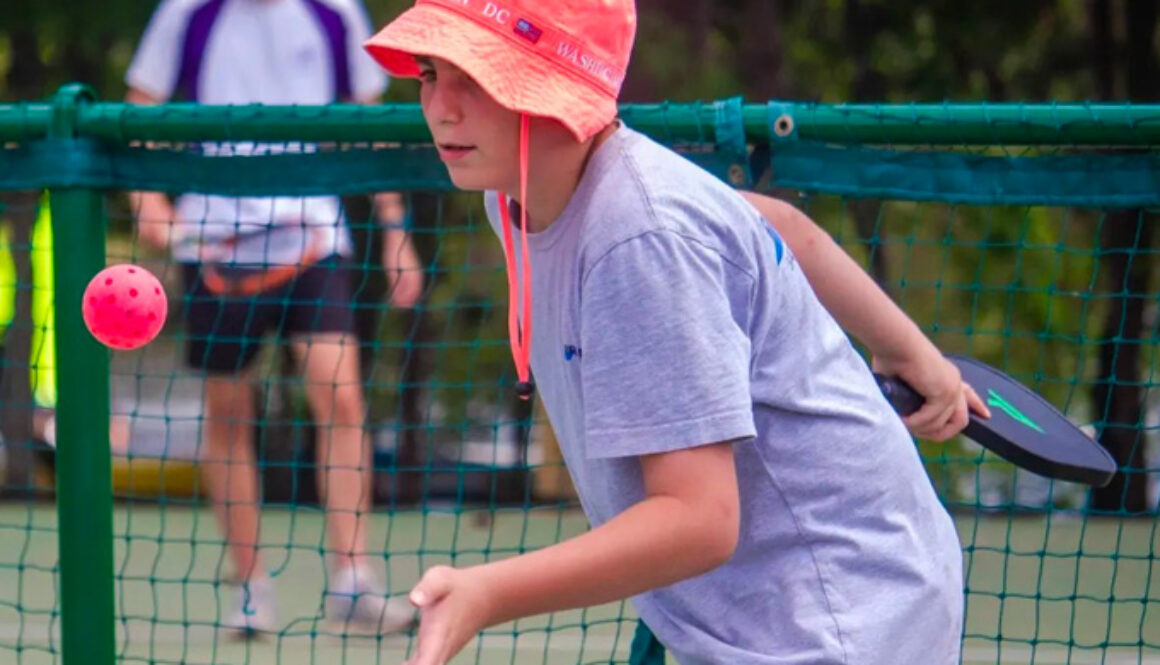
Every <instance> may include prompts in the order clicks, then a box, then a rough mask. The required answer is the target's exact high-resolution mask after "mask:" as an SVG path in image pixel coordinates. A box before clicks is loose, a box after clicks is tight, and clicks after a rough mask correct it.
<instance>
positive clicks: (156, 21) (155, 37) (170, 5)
mask: <svg viewBox="0 0 1160 665" xmlns="http://www.w3.org/2000/svg"><path fill="white" fill-rule="evenodd" d="M185 29H186V11H185V10H184V9H183V8H182V3H181V2H178V1H176V0H165V1H164V2H162V3H161V4H160V5H159V6H158V7H157V10H156V11H154V12H153V17H152V18H151V19H149V25H148V26H147V27H146V28H145V33H144V34H143V35H141V41H140V43H138V44H137V52H136V53H134V54H133V61H132V62H131V63H130V64H129V69H128V70H127V71H126V72H125V83H126V84H127V85H128V86H129V87H130V88H136V89H138V90H140V91H142V92H144V93H147V94H148V95H150V96H151V97H155V98H157V99H159V100H167V99H169V98H170V97H171V96H173V89H174V87H175V86H176V85H177V75H178V70H179V69H180V68H181V48H182V44H183V42H184V41H185Z"/></svg>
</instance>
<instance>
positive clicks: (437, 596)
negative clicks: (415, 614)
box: [410, 566, 455, 609]
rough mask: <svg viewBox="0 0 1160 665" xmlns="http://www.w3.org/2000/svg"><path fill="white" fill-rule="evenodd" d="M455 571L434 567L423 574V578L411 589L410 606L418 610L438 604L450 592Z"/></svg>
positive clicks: (443, 567)
mask: <svg viewBox="0 0 1160 665" xmlns="http://www.w3.org/2000/svg"><path fill="white" fill-rule="evenodd" d="M454 575H455V569H454V568H449V567H447V566H435V567H434V568H431V569H430V570H428V571H427V572H426V573H424V574H423V578H422V579H420V580H419V583H418V584H416V585H415V588H414V589H411V595H410V599H411V604H412V605H414V606H415V607H418V608H420V609H422V608H424V607H428V606H430V605H433V604H435V603H437V602H439V601H440V600H441V599H442V598H443V597H444V596H446V595H447V594H448V593H450V592H451V583H452V578H453V577H454Z"/></svg>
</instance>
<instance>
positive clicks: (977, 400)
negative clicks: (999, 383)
mask: <svg viewBox="0 0 1160 665" xmlns="http://www.w3.org/2000/svg"><path fill="white" fill-rule="evenodd" d="M963 392H964V393H965V394H966V396H967V408H969V409H970V410H971V413H977V414H978V415H980V416H982V417H984V418H990V417H991V409H989V408H987V403H986V402H984V401H983V398H982V397H979V393H977V392H975V389H974V388H972V387H971V386H970V385H969V384H966V383H964V384H963Z"/></svg>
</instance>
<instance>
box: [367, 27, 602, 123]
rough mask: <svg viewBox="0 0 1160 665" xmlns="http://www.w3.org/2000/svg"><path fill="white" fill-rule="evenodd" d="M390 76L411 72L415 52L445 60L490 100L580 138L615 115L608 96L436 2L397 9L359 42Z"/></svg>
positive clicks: (414, 73) (416, 70) (415, 69)
mask: <svg viewBox="0 0 1160 665" xmlns="http://www.w3.org/2000/svg"><path fill="white" fill-rule="evenodd" d="M364 48H365V49H366V51H367V53H369V54H370V55H371V57H373V58H374V59H375V61H376V62H378V63H379V64H380V65H381V66H382V67H383V68H384V69H386V70H387V71H388V72H389V73H390V74H391V75H392V76H396V77H400V78H417V77H418V76H419V65H418V63H416V61H415V56H426V57H431V58H439V59H441V60H446V61H447V62H450V63H451V64H453V65H455V66H456V67H458V68H459V69H462V70H463V71H464V72H466V73H467V74H468V75H469V76H470V77H471V78H473V79H474V80H475V81H476V83H478V84H479V86H480V87H481V88H483V90H484V91H485V92H487V94H488V95H489V96H491V98H492V99H494V100H495V101H496V102H497V103H498V104H500V105H501V106H503V107H505V108H507V109H510V110H512V111H515V112H518V113H527V114H529V115H537V116H545V117H549V118H553V119H555V120H557V121H559V122H560V123H561V124H563V125H564V126H565V127H567V128H568V129H569V130H570V131H571V132H572V134H573V135H575V136H576V138H577V140H580V141H583V140H585V139H587V138H589V137H591V136H593V135H594V134H596V133H597V132H599V131H600V130H601V129H603V128H604V127H606V126H607V125H608V123H610V122H612V121H613V120H614V119H615V118H616V100H615V99H614V98H612V97H611V96H609V95H608V94H606V93H603V92H600V91H598V90H597V89H596V88H594V87H593V86H591V85H590V84H588V83H586V82H584V81H582V80H580V79H579V78H578V77H575V76H573V75H572V74H571V73H569V72H568V71H566V70H565V68H563V67H561V66H559V65H558V64H556V63H553V62H552V61H551V60H549V59H548V58H545V57H543V56H542V55H540V54H538V53H535V52H533V51H531V50H530V49H524V48H521V47H520V46H519V44H518V43H516V42H515V41H513V40H512V39H508V38H506V37H504V36H502V35H499V34H496V33H495V32H492V31H491V30H488V29H486V28H484V27H482V26H480V25H479V24H477V23H476V22H475V21H472V20H471V19H468V18H466V17H464V16H461V15H459V14H457V13H455V12H453V11H450V10H447V9H444V8H442V7H439V6H437V5H426V4H419V5H415V6H414V7H412V8H410V9H408V10H407V11H405V12H403V14H401V15H400V16H399V17H398V18H397V19H395V20H394V21H392V22H391V23H390V24H388V25H387V26H386V27H385V28H383V29H382V30H380V31H379V32H378V34H376V35H375V36H373V37H371V38H370V39H369V40H367V42H366V43H365V44H364Z"/></svg>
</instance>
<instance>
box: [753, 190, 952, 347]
mask: <svg viewBox="0 0 1160 665" xmlns="http://www.w3.org/2000/svg"><path fill="white" fill-rule="evenodd" d="M743 195H744V196H745V198H746V200H748V201H749V202H750V204H752V205H753V206H754V207H755V208H757V210H758V212H760V213H761V214H762V216H764V217H765V218H766V220H768V221H769V222H770V223H771V224H773V226H774V228H776V229H777V231H778V233H779V235H781V237H782V239H783V240H785V242H786V244H788V245H789V248H790V251H792V252H793V253H794V256H796V257H797V260H798V263H799V264H800V265H801V267H802V271H803V272H804V273H805V275H806V279H808V280H809V282H810V286H811V287H812V288H813V290H814V293H816V294H817V296H818V300H820V301H821V303H822V305H823V306H825V308H826V310H827V311H829V313H830V315H831V316H833V317H834V319H835V320H836V321H837V322H838V324H839V325H841V326H842V328H843V329H845V330H846V331H847V332H848V333H850V334H851V335H852V336H853V337H854V338H855V339H857V340H858V341H860V342H862V343H863V344H865V345H866V347H867V348H868V349H869V350H870V352H871V353H873V354H874V355H875V356H879V357H893V358H899V357H905V356H906V355H907V354H908V353H911V352H913V351H914V350H915V349H916V348H922V347H925V346H927V345H928V344H929V341H928V340H927V338H926V336H925V335H923V333H922V331H921V330H920V329H919V328H918V326H917V325H915V323H914V322H913V321H911V320H910V317H908V316H907V315H906V314H905V313H904V312H903V311H902V310H901V309H900V308H899V307H898V305H896V304H895V303H894V301H893V300H891V299H890V297H889V296H888V295H886V293H885V292H884V291H883V290H882V289H881V288H880V287H879V286H878V285H877V284H876V283H875V282H874V280H873V279H871V278H870V276H869V275H868V274H866V271H865V270H863V269H862V267H861V266H859V265H858V264H857V262H855V261H854V259H852V258H851V257H850V255H849V254H847V253H846V252H845V250H843V249H842V248H841V247H840V246H839V245H838V244H837V243H835V242H834V240H833V239H832V238H831V237H830V235H829V234H828V233H826V232H825V231H823V230H822V229H821V228H820V227H819V226H818V225H817V224H815V223H814V222H813V220H811V219H810V218H809V217H807V216H806V215H804V214H802V213H801V212H800V211H799V210H797V209H796V208H794V207H793V206H790V205H789V204H786V203H783V202H781V201H777V200H776V199H771V198H769V197H765V196H761V195H758V194H752V193H750V192H745V193H743Z"/></svg>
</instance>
